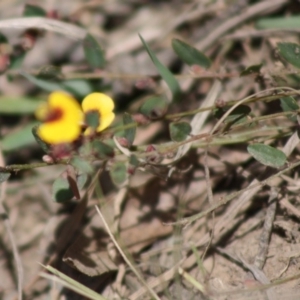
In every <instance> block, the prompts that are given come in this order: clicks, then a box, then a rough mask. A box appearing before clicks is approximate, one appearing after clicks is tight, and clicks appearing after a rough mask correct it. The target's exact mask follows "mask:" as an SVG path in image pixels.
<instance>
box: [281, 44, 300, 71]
mask: <svg viewBox="0 0 300 300" xmlns="http://www.w3.org/2000/svg"><path fill="white" fill-rule="evenodd" d="M277 46H278V50H279V54H280V56H281V57H283V58H284V59H285V60H286V61H287V62H289V63H290V64H291V65H293V66H295V67H296V68H300V45H298V44H294V43H278V44H277Z"/></svg>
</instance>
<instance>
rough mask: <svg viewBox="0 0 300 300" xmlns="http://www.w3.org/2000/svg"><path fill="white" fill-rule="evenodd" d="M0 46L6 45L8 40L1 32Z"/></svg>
mask: <svg viewBox="0 0 300 300" xmlns="http://www.w3.org/2000/svg"><path fill="white" fill-rule="evenodd" d="M0 44H8V39H7V37H6V36H5V35H4V34H3V33H2V32H0Z"/></svg>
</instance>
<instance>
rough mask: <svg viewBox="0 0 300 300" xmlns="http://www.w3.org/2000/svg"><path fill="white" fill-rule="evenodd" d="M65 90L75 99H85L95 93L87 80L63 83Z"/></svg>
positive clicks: (73, 80) (71, 80) (70, 80)
mask: <svg viewBox="0 0 300 300" xmlns="http://www.w3.org/2000/svg"><path fill="white" fill-rule="evenodd" d="M61 85H62V88H61V89H63V90H65V91H67V92H69V93H71V94H72V95H74V96H75V97H78V98H84V97H85V96H86V95H87V94H90V93H92V92H93V91H94V87H93V86H92V84H91V82H90V81H88V80H85V79H69V80H65V81H62V82H61Z"/></svg>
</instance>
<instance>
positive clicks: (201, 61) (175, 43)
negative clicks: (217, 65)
mask: <svg viewBox="0 0 300 300" xmlns="http://www.w3.org/2000/svg"><path fill="white" fill-rule="evenodd" d="M172 48H173V50H174V51H175V53H176V54H177V55H178V57H179V58H180V59H182V60H183V61H184V62H185V63H186V64H188V65H189V66H192V65H199V66H201V67H203V68H205V69H207V68H209V67H210V65H211V61H210V59H209V58H208V57H207V56H205V55H204V54H203V53H202V52H200V51H199V50H197V49H196V48H194V47H192V46H190V45H189V44H186V43H184V42H182V41H180V40H178V39H173V40H172Z"/></svg>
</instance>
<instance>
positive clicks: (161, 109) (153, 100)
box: [139, 97, 168, 120]
mask: <svg viewBox="0 0 300 300" xmlns="http://www.w3.org/2000/svg"><path fill="white" fill-rule="evenodd" d="M167 109H168V104H167V101H166V99H164V98H163V97H150V98H148V99H147V100H146V101H145V102H144V103H143V105H142V106H141V107H140V109H139V111H140V113H142V114H143V115H145V116H147V117H148V118H149V119H152V120H155V119H158V118H161V117H162V116H163V115H164V114H165V113H166V112H167Z"/></svg>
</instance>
